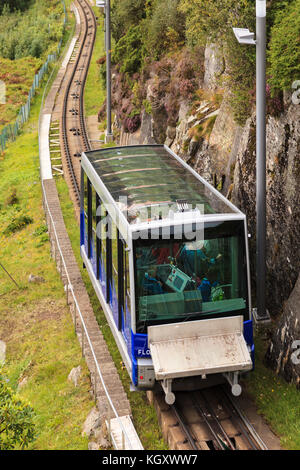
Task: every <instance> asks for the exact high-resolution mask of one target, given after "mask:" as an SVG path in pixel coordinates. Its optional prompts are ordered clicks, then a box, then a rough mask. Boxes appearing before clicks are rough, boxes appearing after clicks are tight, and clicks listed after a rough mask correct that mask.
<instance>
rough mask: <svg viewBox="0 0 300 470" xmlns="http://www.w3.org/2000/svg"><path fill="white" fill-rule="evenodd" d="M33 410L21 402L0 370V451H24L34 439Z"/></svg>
mask: <svg viewBox="0 0 300 470" xmlns="http://www.w3.org/2000/svg"><path fill="white" fill-rule="evenodd" d="M34 416H35V413H34V410H33V408H32V407H31V406H30V405H29V404H27V403H26V402H24V401H23V400H21V399H20V398H19V397H18V396H17V395H16V394H15V393H14V392H13V391H12V389H11V388H10V387H8V386H7V382H6V379H5V378H4V377H3V375H2V374H1V370H0V450H12V449H16V448H21V449H25V448H26V447H28V445H29V443H31V442H32V441H34V439H35V437H36V431H35V425H34V421H33V420H34Z"/></svg>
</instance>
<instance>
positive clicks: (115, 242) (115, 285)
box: [111, 221, 118, 296]
mask: <svg viewBox="0 0 300 470" xmlns="http://www.w3.org/2000/svg"><path fill="white" fill-rule="evenodd" d="M111 246H112V286H113V289H114V292H115V295H116V296H118V230H117V227H116V224H115V223H114V222H113V221H111Z"/></svg>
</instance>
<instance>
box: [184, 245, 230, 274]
mask: <svg viewBox="0 0 300 470" xmlns="http://www.w3.org/2000/svg"><path fill="white" fill-rule="evenodd" d="M212 252H213V250H212V246H211V244H210V241H209V240H205V241H204V242H203V241H202V240H201V241H197V242H188V243H185V245H184V246H183V249H182V250H181V253H180V257H181V262H182V264H183V266H184V270H185V273H186V274H189V275H190V276H199V275H203V273H205V272H207V271H208V269H209V267H210V266H211V265H214V264H215V263H216V262H217V261H218V260H219V259H221V257H222V255H221V254H220V253H218V254H217V255H216V256H213V255H212Z"/></svg>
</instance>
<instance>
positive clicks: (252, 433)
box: [222, 387, 268, 450]
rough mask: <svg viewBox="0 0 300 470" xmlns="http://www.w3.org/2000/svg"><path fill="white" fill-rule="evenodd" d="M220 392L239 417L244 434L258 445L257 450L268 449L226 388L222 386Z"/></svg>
mask: <svg viewBox="0 0 300 470" xmlns="http://www.w3.org/2000/svg"><path fill="white" fill-rule="evenodd" d="M222 392H223V394H224V396H225V397H226V398H227V400H228V402H229V403H230V405H231V407H232V409H233V410H234V411H235V412H236V414H237V415H238V417H239V419H240V425H242V426H244V429H245V430H246V434H247V433H248V434H250V436H251V438H252V439H253V441H254V442H255V444H256V446H257V447H258V450H268V447H267V446H266V444H265V443H264V441H263V440H262V438H261V437H260V436H259V435H258V433H257V432H256V430H255V429H254V427H253V426H252V424H251V423H250V421H249V420H248V418H247V417H246V416H245V415H244V413H243V412H242V410H241V409H240V408H239V407H238V405H237V404H236V403H234V401H233V400H232V398H231V397H230V395H229V394H228V393H227V391H226V390H224V387H222ZM248 440H249V439H248Z"/></svg>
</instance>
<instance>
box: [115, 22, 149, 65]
mask: <svg viewBox="0 0 300 470" xmlns="http://www.w3.org/2000/svg"><path fill="white" fill-rule="evenodd" d="M142 57H143V44H142V33H141V27H140V25H138V26H132V27H130V28H129V30H128V32H127V33H126V34H125V36H123V37H122V38H121V39H120V40H119V41H118V43H117V44H116V47H115V50H114V53H113V55H112V62H113V63H115V64H120V65H121V67H120V70H121V72H123V73H129V74H133V73H135V72H137V71H138V70H139V68H140V66H141V63H142Z"/></svg>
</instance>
